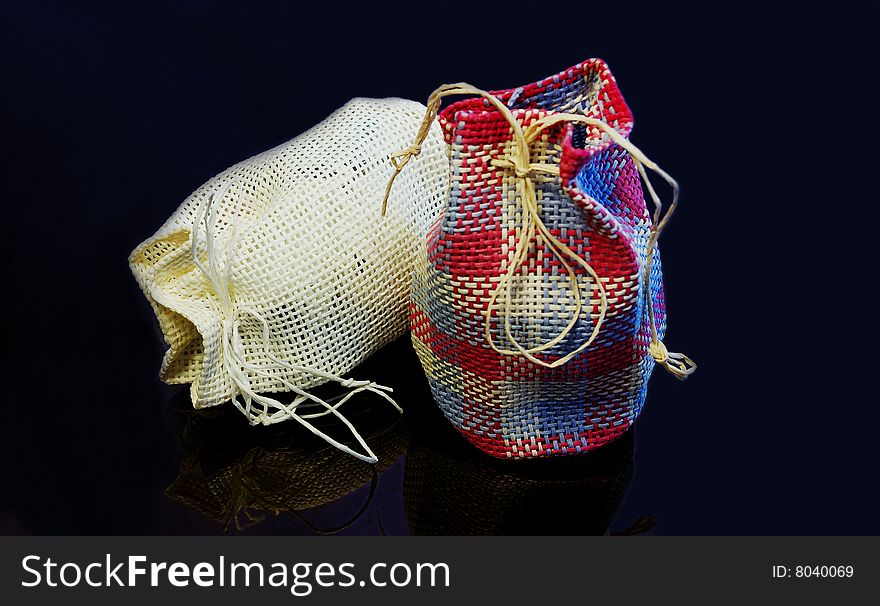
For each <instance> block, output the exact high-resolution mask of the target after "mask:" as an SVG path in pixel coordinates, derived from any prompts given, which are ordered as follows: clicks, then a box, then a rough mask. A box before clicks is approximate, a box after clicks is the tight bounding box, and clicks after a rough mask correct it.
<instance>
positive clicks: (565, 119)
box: [382, 83, 696, 379]
mask: <svg viewBox="0 0 880 606" xmlns="http://www.w3.org/2000/svg"><path fill="white" fill-rule="evenodd" d="M468 94H471V95H479V96H481V97H483V98H484V99H486V100H487V101H488V102H489V103H490V104H491V105H492V106H494V107H495V108H496V109H497V110H498V111H499V112H500V113H501V115H502V116H503V117H504V119H505V120H506V121H507V122H508V124H509V125H510V128H511V131H512V135H513V139H512V146H511V148H510V151H509V152H508V155H507V157H503V158H494V159H493V160H492V161H491V164H492V165H493V166H495V167H496V168H502V169H506V170H511V171H513V173H514V176H515V177H516V188H517V199H518V200H519V202H520V205H521V208H522V213H523V227H522V228H520V229H521V231H520V233H518V234H517V244H516V247H515V249H514V252H513V256H512V257H511V259H510V260H509V262H508V264H507V269H506V271H505V272H504V274H502V275H501V277H500V279H499V281H498V285H497V286H496V287H495V290H494V291H493V292H492V294H491V295H490V297H489V300H488V302H487V305H486V311H485V317H486V323H485V331H484V332H485V336H486V340H487V342H488V343H489V346H490V347H491V348H492V349H493V350H494V351H496V352H498V353H500V354H503V355H522V356H524V357H525V358H526V359H528V360H529V361H531V362H533V363H535V364H538V365H540V366H544V367H546V368H556V367H559V366H561V365H563V364H565V363H567V362H568V361H570V360H571V359H572V358H574V357H575V356H576V355H578V354H579V353H581V352H582V351H584V350H585V349H586V348H587V347H589V346H590V345H591V344H592V343H593V342H594V341H595V340H596V338H597V336H598V335H599V331H600V329H601V327H602V324H603V323H604V321H605V319H606V315H607V311H608V294H607V291H606V289H605V285H604V283H603V279H602V278H601V277H600V276H599V275H598V274H597V273H596V271H595V270H594V269H593V267H592V266H591V265H590V264H589V263H588V262H587V261H586V260H585V259H584V258H583V257H581V256H580V255H578V254H577V253H576V252H575V251H573V250H571V248H569V247H568V246H567V245H566V244H564V243H563V242H561V241H560V240H559V239H558V238H556V237H555V236H554V235H553V234H551V233H550V230H549V229H548V228H547V226H546V225H545V224H544V222H543V220H542V219H541V208H540V206H539V204H538V200H537V195H536V192H535V185H534V182H533V181H532V178H531V174H532V173H533V172H542V173H547V174H551V175H556V176H558V175H559V167H558V166H554V165H549V164H541V163H531V161H530V160H531V146H532V144H533V143H534V142H535V141H536V140H537V138H538V137H539V136H540V134H541V132H543V131H544V130H546V129H548V128H550V127H552V126H555V125H557V124H560V123H580V124H585V125H587V126H593V127H596V128H599V129H601V130H602V131H603V132H605V133H607V134H608V136H609V137H610V138H611V140H612V141H614V143H616V144H617V145H619V146H620V147H622V148H623V149H624V150H626V151H627V152H628V153H629V154H630V156H631V157H632V158H633V161H634V163H635V165H636V167H637V168H638V172H639V175H640V176H641V178H642V180H643V181H644V182H645V184H646V188H647V189H648V192H649V195H650V196H651V199H652V201H653V203H654V209H655V210H654V221H653V225H652V228H651V233H650V236H649V238H648V251H647V261H646V263H645V274H644V281H645V289H644V290H645V298H646V307H647V309H648V319H649V324H650V329H651V343H650V346H649V348H648V351H649V353H650V354H651V356H652V357H653V358H654V360H655V361H656V362H657V363H658V364H660V365H661V366H663V367H664V368H665V369H666V370H668V371H669V372H670V373H672V374H673V375H674V376H676V377H677V378H679V379H685V378H687V377H688V376H689V375H690V374H692V373H693V372H694V370H696V364H695V363H694V362H693V360H691V359H690V358H688V357H687V356H686V355H684V354H680V353H670V352H668V351H667V349H666V346H665V345H664V344H663V343H662V342H661V341H660V340H659V338H658V334H657V326H656V320H655V318H654V306H653V302H652V300H651V293H650V276H651V267H652V258H653V252H654V247H655V245H656V242H657V239H658V237H659V235H660V232H662V231H663V228H664V227H665V226H666V224H667V222H668V221H669V218H670V217H671V216H672V213H673V212H674V211H675V208H676V207H677V205H678V191H679V189H678V183H677V182H676V181H675V180H674V179H673V178H672V177H671V176H669V174H667V173H666V172H665V171H663V170H662V169H661V168H660V167H659V166H657V164H656V163H654V162H653V161H651V160H650V159H649V158H648V157H647V156H645V154H644V153H643V152H642V151H641V150H639V148H637V147H636V146H635V145H633V144H632V143H631V142H630V141H629V139H627V138H626V137H624V136H623V135H621V134H620V133H619V132H618V131H617V130H616V129H615V128H614V127H612V126H610V125H609V124H608V123H606V122H604V121H602V120H598V119H595V118H590V117H587V116H584V115H580V114H571V113H559V114H548V115H545V116H542V117H540V118H538V119H536V120H535V121H534V122H532V123H531V124H529V125H528V126H527V127H526V128H525V129H524V128H523V127H522V125H521V124H520V123H519V122H518V121H517V120H516V118H515V117H514V115H513V112H511V111H510V109H509V108H508V107H507V106H506V105H505V104H504V103H502V102H501V101H500V100H499V99H498V98H497V97H495V96H494V95H493V94H491V93H489V92H486V91H484V90H481V89H478V88H476V87H474V86H471V85H470V84H466V83H457V84H444V85H443V86H440V87H439V88H437V90H435V91H434V92H433V93H431V95H430V97H429V98H428V102H427V110H426V112H425V117H424V120H423V121H422V124H421V126H420V127H419V130H418V133H417V134H416V138H415V142H414V143H413V144H412V145H410V146H409V147H408V148H406V149H404V150H401V151H399V152H396V153H394V154H392V156H391V163H392V165H393V166H394V169H395V170H394V173H393V174H392V176H391V178H390V179H389V181H388V186H387V187H386V189H385V197H384V199H383V200H382V215H383V216H384V215H385V210H386V207H387V204H388V197H389V195H390V192H391V187H392V185H393V183H394V180H395V179H396V178H397V175H399V174H400V172H401V171H402V170H403V168H404V167H405V166H406V165H407V164H408V163H409V161H410V160H411V159H412V158H413V157H415V156H418V154H419V152H420V151H421V146H422V144H423V143H424V141H425V139H426V138H427V136H428V132H429V131H430V128H431V125H432V124H433V122H434V120H435V119H436V118H437V115H438V112H439V109H440V104H441V102H442V99H443V98H444V97H447V96H450V95H468ZM645 167H647V168H649V169H650V170H652V171H654V172H656V173H657V174H659V175H660V176H661V177H662V178H663V179H664V180H666V181H667V183H669V185H670V186H671V187H672V190H673V196H672V203H671V204H670V205H669V208H668V209H667V211H666V213H665V214H663V215H662V216H661V212H662V208H663V204H662V202H661V201H660V198H659V196H658V195H657V193H656V191H655V190H654V187H653V185H652V184H651V181H650V179H649V178H648V175H647V173H646V172H645ZM537 235H540V236H541V239H542V240H543V242H544V243H545V245H546V246H547V247H548V248H549V249H550V252H551V253H553V255H554V256H555V257H556V258H557V259H558V260H559V262H560V263H561V264H562V266H563V268H564V269H565V271H566V273H567V275H568V279H569V284H570V286H571V290H572V293H573V296H574V302H575V304H574V313H573V314H572V315H571V319H570V320H569V322H568V323H567V324H566V326H565V327H564V328H563V329H562V331H561V332H560V333H559V334H558V335H557V336H556V337H554V338H552V339H550V340H548V341H546V342H544V343H542V344H540V345H536V346H534V347H530V348H527V347H524V346H523V345H522V344H521V343H520V342H519V341H518V340H517V339H516V338H515V337H514V336H513V334H512V332H513V331H512V329H511V308H512V290H513V288H512V282H513V280H514V278H515V277H516V274H517V272H518V271H519V268H520V267H521V266H522V265H523V263H525V262H526V261H527V260H528V255H529V246H530V244H531V241H532V240H533V239H534V238H535V237H536V236H537ZM569 260H572V261H574V262H575V264H576V265H579V266H580V267H582V268H583V269H584V270H585V271H586V272H587V273H588V274H589V275H590V277H591V278H592V283H593V284H594V285H595V288H596V290H597V291H598V296H599V310H598V314H597V317H596V320H595V323H594V325H593V330H592V332H591V333H590V336H589V337H588V338H587V339H586V340H585V341H584V342H583V343H581V344H580V345H579V346H578V347H577V348H576V349H574V350H573V351H571V352H569V353H568V354H566V355H564V356H562V357H560V358H558V359H556V360H554V361H552V362H547V361H545V360H542V359H540V358H538V357H536V356H535V355H534V354H535V353H539V352H544V351H547V350H548V349H550V348H552V347H555V346H556V345H558V344H559V343H561V342H562V341H563V340H564V339H565V338H566V337H567V336H568V335H569V334H570V333H571V332H572V330H574V328H575V326H576V325H577V323H578V320H579V319H580V316H581V312H582V311H583V308H584V302H583V300H582V298H581V293H580V285H579V284H578V280H577V274H576V272H575V269H574V268H573V267H572V265H571V263H569ZM502 295H503V300H504V334H505V336H506V337H507V340H508V341H509V342H510V343H511V344H512V345H513V347H514V348H513V349H502V348H499V347H498V346H497V345H496V343H495V341H494V337H493V336H492V313H493V311H495V310H496V309H497V308H498V303H497V302H498V300H499V298H500V297H502ZM589 301H590V302H591V301H592V298H590V300H589ZM590 308H591V309H592V305H590Z"/></svg>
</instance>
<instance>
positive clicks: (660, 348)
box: [648, 341, 697, 381]
mask: <svg viewBox="0 0 880 606" xmlns="http://www.w3.org/2000/svg"><path fill="white" fill-rule="evenodd" d="M648 353H650V354H651V357H652V358H654V361H655V362H657V364H659V365H660V366H662V367H663V368H665V369H666V370H667V372H669V374H671V375H672V376H673V377H675V378H676V379H678V380H679V381H684V380H685V379H687V378H688V377H689V376H691V375H692V374H694V371H695V370H696V369H697V363H696V362H694V361H693V360H691V359H690V358H689V357H687V356H686V355H684V354H683V353H676V352H671V351H669V350H667V349H666V346H665V345H664V344H663V341H651V343H650V344H649V345H648Z"/></svg>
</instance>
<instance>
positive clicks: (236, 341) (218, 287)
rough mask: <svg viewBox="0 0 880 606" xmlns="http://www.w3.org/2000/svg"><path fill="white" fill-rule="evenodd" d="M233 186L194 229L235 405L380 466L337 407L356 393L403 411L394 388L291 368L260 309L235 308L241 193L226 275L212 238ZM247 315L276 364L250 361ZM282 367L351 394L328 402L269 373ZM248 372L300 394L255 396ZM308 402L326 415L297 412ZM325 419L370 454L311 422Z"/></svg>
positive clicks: (254, 419)
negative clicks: (284, 398) (244, 333)
mask: <svg viewBox="0 0 880 606" xmlns="http://www.w3.org/2000/svg"><path fill="white" fill-rule="evenodd" d="M234 186H235V183H234V182H233V183H230V184H228V185H227V186H226V187H225V188H224V189H223V190H222V191H221V192H219V193H218V194H216V195H212V196H210V197H209V198H208V199H207V200H206V202H205V203H204V208H203V209H202V208H200V209H199V211H198V212H197V213H196V218H195V220H194V222H193V229H192V258H193V262H194V263H195V265H196V266H197V267H198V268H199V270H200V271H201V272H202V273H203V274H204V276H205V277H206V278H207V279H208V281H209V282H210V284H211V286H212V288H213V289H214V292H215V294H216V295H217V298H218V299H219V301H220V305H219V310H218V311H219V314H220V318H221V321H222V322H223V340H222V348H223V367H224V368H225V370H226V372H227V373H228V375H229V378H230V379H231V380H232V382H233V383H234V391H233V395H232V403H233V404H234V405H235V407H236V408H238V410H240V411H241V412H242V413H243V414H244V415H245V416H246V417H247V418H248V420H249V421H250V423H251V425H273V424H275V423H280V422H282V421H287V420H293V421H296V422H297V423H299V424H300V425H302V426H303V427H305V428H306V429H308V430H309V431H310V432H311V433H312V434H314V435H316V436H318V437H320V438H321V439H323V440H324V441H326V442H327V443H328V444H330V445H331V446H334V447H335V448H338V449H339V450H341V451H343V452H345V453H347V454H350V455H351V456H353V457H355V458H357V459H360V460H361V461H365V462H367V463H371V464H375V463H377V462H378V460H379V459H378V457H377V456H376V454H375V453H374V452H373V451H372V450H371V449H370V447H369V446H368V445H367V443H366V441H365V440H364V438H363V437H362V436H361V435H360V433H358V431H357V429H355V427H354V425H352V423H351V421H349V420H348V419H346V418H345V416H343V415H342V413H340V412H339V408H340V407H341V406H342V405H343V404H345V403H346V402H348V401H349V400H350V399H351V398H352V397H354V396H355V395H357V394H358V393H361V392H372V393H374V394H376V395H379V396H381V397H382V398H384V399H385V400H387V401H388V402H389V403H390V404H391V405H392V406H393V407H394V408H395V409H396V410H397V411H398V412H403V411H402V410H401V408H400V406H398V405H397V403H396V402H395V401H394V400H393V399H392V398H391V396H389V395H388V394H389V393H391V391H392V389H391V388H390V387H385V386H383V385H379V384H377V383H374V382H373V381H358V380H354V379H345V378H342V377H339V376H336V375H334V374H331V373H328V372H324V371H322V370H319V369H316V368H311V367H308V366H301V365H299V364H293V363H291V362H287V361H285V360H282V359H280V358H278V357H277V356H276V355H275V354H273V353H272V351H271V348H270V331H269V322H268V321H267V320H266V319H265V318H264V317H263V316H262V315H261V314H260V313H258V312H257V311H256V310H254V309H249V308H241V307H239V306H237V305H236V304H235V301H234V300H233V296H232V292H231V290H230V273H231V268H232V265H233V261H234V255H235V242H236V237H237V228H238V220H239V218H240V216H241V212H240V210H241V198H242V196H241V193H239V197H238V203H237V208H236V211H235V214H234V219H233V224H232V226H231V232H230V236H229V239H228V240H227V242H226V245H225V251H224V252H225V255H224V262H223V265H224V267H223V270H222V271H221V269H220V263H219V261H220V260H219V259H218V255H217V251H216V247H215V240H214V234H213V231H214V230H213V229H212V226H214V225H216V221H217V210H216V207H214V208H213V209H212V206H213V205H214V201H215V199H221V200H222V199H223V198H224V197H225V196H226V194H227V193H228V192H229V190H230V189H231V188H232V187H234ZM239 191H241V190H239ZM202 223H204V225H205V243H206V254H207V259H206V263H203V262H202V261H201V260H200V259H199V257H198V236H199V228H200V224H202ZM244 315H249V316H251V317H253V318H255V319H257V320H258V321H259V322H260V323H261V324H262V326H263V339H262V349H263V353H264V354H265V356H266V357H267V358H268V359H269V360H270V361H271V362H272V365H271V366H268V367H267V366H256V365H254V364H251V363H249V362H248V361H247V359H246V355H245V351H244V346H243V345H242V343H241V338H240V334H239V327H240V323H241V317H242V316H244ZM279 368H283V369H287V370H292V371H296V372H304V373H308V374H311V375H313V376H316V377H319V378H321V379H324V380H326V381H333V382H335V383H338V384H339V385H341V386H342V387H345V388H347V389H349V391H348V393H346V394H345V395H343V396H340V397H338V398H334V399H332V401H327V400H324V399H322V398H319V397H318V396H316V395H314V394H311V393H309V392H308V391H306V390H304V389H302V388H300V387H298V386H297V385H295V384H293V383H291V382H290V381H288V380H287V379H285V378H283V377H279V376H276V375H274V374H272V373H270V372H269V371H270V370H271V369H276V370H277V369H279ZM248 372H250V373H252V374H255V375H258V376H261V377H266V378H270V379H273V380H276V381H280V382H281V383H282V385H284V387H286V388H287V389H288V390H290V391H291V392H293V393H294V394H296V395H295V397H294V398H293V400H292V401H291V402H290V403H289V404H284V403H283V402H281V401H280V400H278V399H277V398H273V397H270V396H266V395H263V394H258V393H256V392H255V391H254V390H253V389H252V387H251V382H250V378H249V377H248ZM239 396H240V397H241V401H240V400H239ZM306 402H310V403H312V404H317V405H318V406H319V407H321V408H322V409H323V410H321V411H319V412H311V413H303V414H301V413H300V412H298V409H299V407H300V406H301V405H302V404H304V403H306ZM326 415H333V416H335V417H336V418H338V419H339V420H340V421H342V423H343V424H344V425H345V427H346V428H347V429H348V430H349V432H350V433H351V435H352V436H353V437H354V438H355V440H356V441H357V443H358V444H359V445H360V447H361V448H362V449H363V450H364V451H365V452H366V454H363V453H360V452H357V451H355V450H353V449H352V448H350V447H349V446H346V445H345V444H343V443H341V442H339V441H338V440H336V439H334V438H332V437H330V436H329V435H327V434H326V433H324V432H323V431H321V430H320V429H318V428H317V427H315V426H314V425H313V424H312V423H311V422H310V421H311V420H312V419H316V418H318V417H323V416H326Z"/></svg>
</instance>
